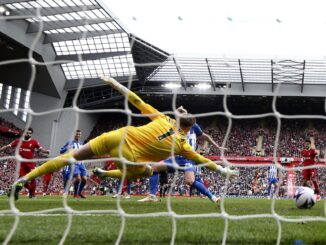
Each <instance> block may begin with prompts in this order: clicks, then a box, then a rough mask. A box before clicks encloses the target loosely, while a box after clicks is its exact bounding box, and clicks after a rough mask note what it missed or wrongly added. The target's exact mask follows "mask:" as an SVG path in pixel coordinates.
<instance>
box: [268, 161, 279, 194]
mask: <svg viewBox="0 0 326 245" xmlns="http://www.w3.org/2000/svg"><path fill="white" fill-rule="evenodd" d="M267 174H268V176H267V178H268V199H270V197H271V189H272V185H273V186H274V191H273V195H276V191H277V190H278V175H277V167H276V166H275V165H274V164H272V165H270V166H269V167H268V173H267Z"/></svg>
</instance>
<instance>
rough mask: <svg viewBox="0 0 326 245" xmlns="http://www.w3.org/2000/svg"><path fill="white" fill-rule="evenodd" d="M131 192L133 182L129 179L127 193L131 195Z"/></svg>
mask: <svg viewBox="0 0 326 245" xmlns="http://www.w3.org/2000/svg"><path fill="white" fill-rule="evenodd" d="M130 193H131V183H130V182H129V181H128V184H127V194H128V195H130Z"/></svg>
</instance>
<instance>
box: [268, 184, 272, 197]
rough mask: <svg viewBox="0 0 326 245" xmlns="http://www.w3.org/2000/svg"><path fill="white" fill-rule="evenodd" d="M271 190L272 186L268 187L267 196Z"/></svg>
mask: <svg viewBox="0 0 326 245" xmlns="http://www.w3.org/2000/svg"><path fill="white" fill-rule="evenodd" d="M271 188H272V185H268V195H270V194H271Z"/></svg>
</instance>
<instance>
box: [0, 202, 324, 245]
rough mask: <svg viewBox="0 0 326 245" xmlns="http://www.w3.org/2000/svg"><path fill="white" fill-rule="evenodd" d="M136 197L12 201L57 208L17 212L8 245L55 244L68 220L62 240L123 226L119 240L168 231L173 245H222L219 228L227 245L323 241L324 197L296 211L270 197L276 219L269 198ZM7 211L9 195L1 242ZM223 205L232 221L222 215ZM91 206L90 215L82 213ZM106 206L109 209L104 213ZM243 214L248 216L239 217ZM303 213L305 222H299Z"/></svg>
mask: <svg viewBox="0 0 326 245" xmlns="http://www.w3.org/2000/svg"><path fill="white" fill-rule="evenodd" d="M140 198H141V197H132V198H131V199H121V201H120V203H117V200H116V199H113V198H111V197H108V196H96V197H88V198H87V199H85V200H74V199H73V198H71V197H68V198H67V205H68V206H69V207H70V208H71V209H73V210H75V211H80V213H78V214H73V215H68V214H67V213H65V212H64V211H62V210H60V209H62V208H63V201H62V200H63V199H62V197H59V196H47V197H42V196H40V197H38V198H37V199H36V200H29V199H28V198H26V197H21V198H20V199H19V200H18V201H17V202H16V203H15V204H16V207H17V208H18V209H19V210H20V211H21V212H24V214H25V215H26V214H27V213H25V212H32V211H38V212H39V211H41V210H43V211H44V210H50V209H57V210H56V211H52V212H47V213H44V212H43V213H41V214H40V213H38V214H30V215H26V216H19V222H18V226H17V230H16V231H15V233H14V235H13V237H12V239H11V240H10V242H9V244H47V245H49V244H58V243H60V240H61V239H62V237H63V236H64V234H65V231H66V228H67V226H69V225H70V224H71V228H70V230H69V232H68V233H67V236H66V239H65V242H64V244H114V243H115V242H116V241H117V238H118V237H119V234H120V229H121V227H122V226H123V225H124V229H123V233H121V234H120V235H122V236H121V240H120V244H170V243H171V239H172V238H173V236H174V235H173V234H174V232H173V231H175V240H173V241H174V243H175V244H221V243H222V241H223V234H224V232H227V237H226V244H276V243H277V237H278V232H279V229H280V231H281V244H296V245H299V244H300V245H303V244H326V217H325V203H324V202H325V201H321V202H319V203H317V204H316V205H315V206H314V207H313V208H312V209H309V210H300V209H297V208H296V207H295V205H294V201H293V200H291V199H278V200H275V209H274V210H275V213H276V214H277V215H279V217H281V219H280V220H279V222H278V219H277V218H276V217H277V216H272V205H271V204H272V201H271V200H267V199H241V198H226V199H225V202H224V205H219V207H217V206H216V205H215V204H213V203H211V202H209V201H208V200H207V199H201V198H192V199H190V200H189V199H188V198H180V197H178V198H171V202H168V201H167V199H163V200H162V202H155V203H140V202H137V200H139V199H140ZM169 208H171V209H170V211H171V212H169ZM9 209H10V207H9V202H8V198H7V197H0V241H1V243H3V242H4V241H5V239H6V237H7V234H8V233H9V232H10V230H11V228H12V226H13V225H14V222H15V216H13V215H12V214H10V213H9ZM223 209H224V210H225V212H226V213H227V214H228V215H230V217H231V218H232V219H228V220H225V216H224V218H223V217H222V216H221V213H223V212H222V210H223ZM91 210H93V212H92V213H90V212H87V213H82V212H85V211H91ZM94 210H96V211H94ZM108 210H110V211H112V212H111V213H105V212H107V211H108ZM119 210H120V211H121V210H123V211H124V212H125V215H126V217H125V218H122V217H121V216H119ZM6 211H8V212H6ZM141 215H144V216H143V217H141ZM152 215H155V216H154V217H153V216H152ZM193 215H198V217H194V216H193ZM247 215H249V216H251V217H249V218H246V219H243V218H245V217H246V216H247ZM303 217H305V218H309V219H310V220H308V221H305V222H299V220H298V219H300V218H303ZM70 218H71V219H70ZM234 218H237V219H234ZM283 218H290V219H291V220H292V221H293V222H288V221H285V220H282V219H283ZM313 219H315V220H313ZM69 221H71V223H70V222H69ZM226 227H227V229H226Z"/></svg>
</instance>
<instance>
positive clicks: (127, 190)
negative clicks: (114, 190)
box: [124, 179, 131, 199]
mask: <svg viewBox="0 0 326 245" xmlns="http://www.w3.org/2000/svg"><path fill="white" fill-rule="evenodd" d="M124 190H125V198H126V199H129V198H130V194H131V182H130V180H127V179H126V180H125V181H124Z"/></svg>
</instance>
